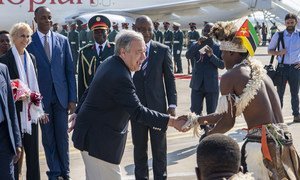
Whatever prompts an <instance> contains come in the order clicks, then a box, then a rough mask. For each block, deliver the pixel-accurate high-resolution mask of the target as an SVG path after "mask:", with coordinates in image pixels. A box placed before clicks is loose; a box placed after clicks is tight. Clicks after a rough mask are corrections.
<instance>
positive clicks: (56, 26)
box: [52, 23, 59, 32]
mask: <svg viewBox="0 0 300 180" xmlns="http://www.w3.org/2000/svg"><path fill="white" fill-rule="evenodd" d="M58 27H59V26H58V23H54V24H53V25H52V31H53V32H57V30H58Z"/></svg>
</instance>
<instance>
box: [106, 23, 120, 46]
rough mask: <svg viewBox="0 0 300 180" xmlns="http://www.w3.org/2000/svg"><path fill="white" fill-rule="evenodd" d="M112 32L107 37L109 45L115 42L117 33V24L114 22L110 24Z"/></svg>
mask: <svg viewBox="0 0 300 180" xmlns="http://www.w3.org/2000/svg"><path fill="white" fill-rule="evenodd" d="M112 27H113V30H112V31H111V32H110V33H109V35H108V41H109V42H110V43H114V42H115V38H116V35H117V34H118V33H119V24H118V23H116V22H113V23H112Z"/></svg>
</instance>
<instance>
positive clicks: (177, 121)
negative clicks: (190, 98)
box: [168, 116, 189, 132]
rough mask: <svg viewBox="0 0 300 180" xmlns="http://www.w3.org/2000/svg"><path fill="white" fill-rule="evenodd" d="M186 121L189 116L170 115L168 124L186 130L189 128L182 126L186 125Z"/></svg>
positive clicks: (179, 129)
mask: <svg viewBox="0 0 300 180" xmlns="http://www.w3.org/2000/svg"><path fill="white" fill-rule="evenodd" d="M186 121H187V118H185V117H184V116H180V118H175V117H173V116H170V119H169V123H168V125H169V126H172V127H174V128H175V129H177V130H178V131H179V132H186V131H188V130H189V129H182V126H184V125H185V123H186Z"/></svg>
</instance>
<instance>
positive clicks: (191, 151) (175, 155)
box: [22, 47, 300, 180]
mask: <svg viewBox="0 0 300 180" xmlns="http://www.w3.org/2000/svg"><path fill="white" fill-rule="evenodd" d="M184 54H185V52H184V53H183V54H182V64H183V69H184V73H183V74H177V75H176V87H177V93H178V106H177V109H176V111H177V115H182V114H187V113H188V112H189V108H190V93H191V91H190V88H189V82H190V75H188V74H187V61H186V58H185V57H184ZM255 58H256V59H258V60H260V61H261V62H262V63H263V64H268V62H269V60H270V56H268V55H267V47H259V48H258V49H257V51H256V56H255ZM219 72H220V73H219V74H220V75H222V74H223V73H224V72H225V70H220V71H219ZM290 102H291V96H290V91H289V87H288V85H287V88H286V93H285V96H284V106H283V109H282V112H283V116H284V120H285V122H286V123H287V124H288V126H289V130H290V131H291V133H292V136H293V140H294V146H295V147H296V149H297V151H298V153H300V133H299V131H300V123H293V116H292V110H291V103H290ZM204 107H205V106H204ZM246 127H247V126H246V124H245V121H244V120H243V117H238V118H237V120H236V123H235V126H234V128H233V129H232V130H230V131H229V132H227V133H226V134H227V135H229V136H230V137H232V138H234V139H235V140H236V141H237V142H238V143H239V144H240V145H241V144H242V143H243V138H244V136H245V133H246V132H245V131H243V130H242V129H243V128H246ZM40 134H41V133H40ZM71 136H72V134H70V142H69V143H70V171H71V173H70V175H71V177H72V179H73V180H84V179H85V167H84V164H83V161H82V158H81V154H80V152H79V151H78V150H77V149H75V148H74V147H73V144H72V141H71ZM198 140H199V138H198V137H194V136H193V133H192V131H189V132H187V133H180V132H177V131H176V130H175V129H174V128H169V129H168V131H167V143H168V144H167V147H168V149H167V171H168V179H170V180H195V179H196V176H195V172H194V168H195V167H196V154H195V151H196V148H197V145H198ZM148 154H149V158H148V159H149V160H148V164H149V175H150V179H153V172H152V157H151V148H150V144H149V152H148ZM39 157H40V170H41V179H42V180H46V179H47V176H46V171H47V170H48V167H47V163H46V159H45V154H44V150H43V146H42V145H41V137H40V156H39ZM23 166H24V168H23V171H22V172H23V176H22V177H23V179H24V180H25V179H26V178H25V177H26V176H25V174H26V167H25V164H24V165H23ZM121 168H122V179H124V180H132V179H135V178H134V163H133V144H132V140H131V131H130V129H129V133H128V138H127V143H126V148H125V152H124V156H123V159H122V162H121Z"/></svg>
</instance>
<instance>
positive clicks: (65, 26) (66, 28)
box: [60, 24, 69, 37]
mask: <svg viewBox="0 0 300 180" xmlns="http://www.w3.org/2000/svg"><path fill="white" fill-rule="evenodd" d="M61 27H62V30H61V32H60V34H61V35H64V36H66V37H68V31H69V27H68V25H67V24H63V25H62V26H61Z"/></svg>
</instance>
